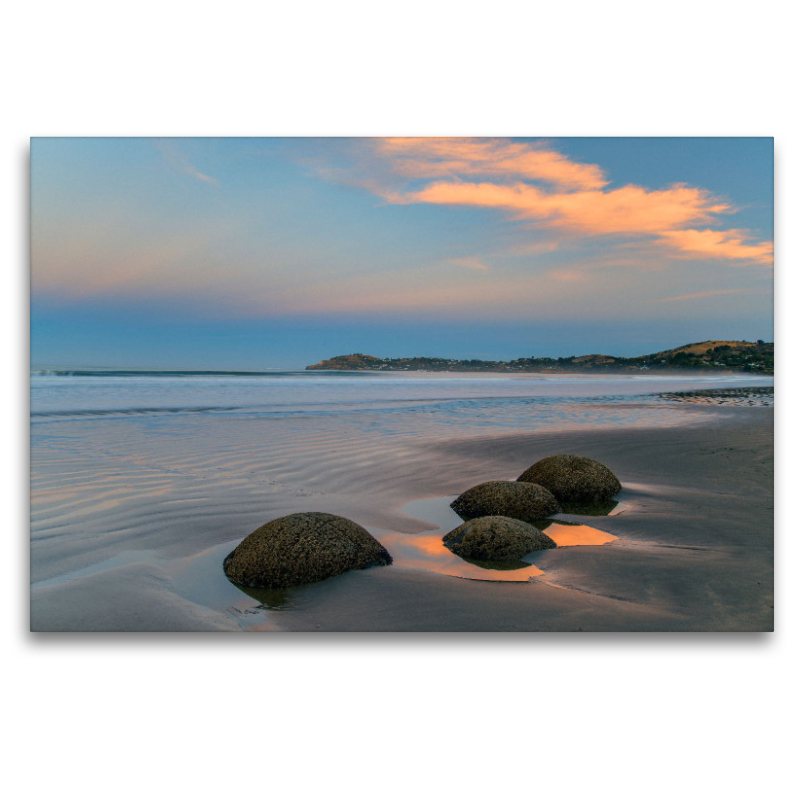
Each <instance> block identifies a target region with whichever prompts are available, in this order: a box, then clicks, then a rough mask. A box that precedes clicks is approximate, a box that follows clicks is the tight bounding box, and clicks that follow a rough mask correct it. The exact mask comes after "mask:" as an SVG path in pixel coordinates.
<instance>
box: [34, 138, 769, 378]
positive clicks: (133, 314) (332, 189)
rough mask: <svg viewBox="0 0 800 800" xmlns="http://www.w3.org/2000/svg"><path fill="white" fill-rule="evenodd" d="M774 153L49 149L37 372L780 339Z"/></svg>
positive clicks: (266, 145) (91, 143) (587, 147)
mask: <svg viewBox="0 0 800 800" xmlns="http://www.w3.org/2000/svg"><path fill="white" fill-rule="evenodd" d="M772 161H773V147H772V140H771V139H765V138H761V139H758V138H756V139H753V138H729V139H713V138H709V139H682V138H675V139H656V138H641V139H617V138H607V139H596V138H586V139H575V138H570V139H529V140H527V139H511V140H509V139H472V140H470V139H396V140H395V139H165V140H158V139H114V138H108V139H79V138H75V139H66V138H60V139H34V140H33V141H32V147H31V194H32V212H31V220H32V242H31V260H32V275H31V278H32V289H31V349H32V356H31V357H32V362H33V364H34V365H36V366H46V365H71V366H94V367H131V368H132V367H141V368H157V367H165V368H170V367H171V368H180V367H184V368H209V369H214V368H220V369H263V368H291V367H303V366H305V365H306V364H310V363H314V362H316V361H319V360H320V359H322V358H326V357H329V356H333V355H337V354H341V353H350V352H356V351H359V352H366V353H371V354H374V355H379V356H400V355H440V356H447V357H459V358H470V357H476V358H514V357H518V356H524V355H532V354H535V355H551V356H565V355H571V354H579V353H585V352H607V353H611V354H616V355H636V354H640V353H645V352H651V351H654V350H658V349H663V348H665V347H672V346H676V345H680V344H684V343H686V342H689V341H700V340H703V339H709V338H723V339H751V340H752V339H758V338H760V339H767V340H771V339H772V324H773V322H772V237H773V231H772V213H773V208H772V194H773V187H772Z"/></svg>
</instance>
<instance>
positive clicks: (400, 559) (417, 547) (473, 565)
mask: <svg viewBox="0 0 800 800" xmlns="http://www.w3.org/2000/svg"><path fill="white" fill-rule="evenodd" d="M377 536H378V539H379V540H380V543H381V544H382V545H383V546H384V547H385V548H386V549H387V550H388V551H389V552H390V553H391V554H392V557H393V558H394V563H395V565H397V566H398V567H410V568H412V569H424V570H428V571H429V572H438V573H439V574H441V575H452V576H453V577H456V578H470V579H472V580H477V581H527V580H528V578H531V577H535V576H538V575H543V574H544V572H543V571H542V570H540V569H539V568H538V567H537V566H535V565H533V564H530V563H528V562H527V561H513V562H508V561H500V562H494V561H492V562H490V561H472V562H470V561H466V560H464V559H463V558H460V557H459V556H457V555H455V554H454V553H451V552H450V551H449V550H448V549H447V548H446V547H445V546H444V542H443V541H442V534H441V532H440V533H436V534H408V533H383V534H381V533H379V534H377ZM484 564H485V565H487V566H483V565H484Z"/></svg>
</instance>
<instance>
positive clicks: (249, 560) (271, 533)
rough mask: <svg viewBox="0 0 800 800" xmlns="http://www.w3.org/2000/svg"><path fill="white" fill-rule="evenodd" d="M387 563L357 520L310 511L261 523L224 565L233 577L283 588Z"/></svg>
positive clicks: (246, 582)
mask: <svg viewBox="0 0 800 800" xmlns="http://www.w3.org/2000/svg"><path fill="white" fill-rule="evenodd" d="M391 563H392V557H391V556H390V555H389V553H388V552H387V551H386V549H385V548H384V546H383V545H382V544H381V543H380V542H379V541H378V540H377V539H375V538H374V537H373V536H372V535H371V534H370V533H368V532H367V531H366V530H364V528H362V527H361V526H360V525H357V524H356V523H355V522H353V521H352V520H349V519H345V518H344V517H337V516H335V515H334V514H323V513H321V512H316V511H314V512H304V513H300V514H290V515H289V516H288V517H281V518H280V519H274V520H272V521H271V522H268V523H266V525H262V526H261V527H260V528H258V530H255V531H253V533H251V534H250V535H249V536H248V537H247V538H245V539H244V540H243V541H242V542H241V544H239V546H238V547H237V548H236V549H235V550H234V551H233V552H232V553H230V554H229V555H228V557H227V558H226V559H225V561H224V563H223V569H224V570H225V574H226V575H227V576H228V578H229V579H230V580H232V581H233V582H234V583H239V584H241V585H243V586H255V587H262V588H267V589H283V588H286V587H288V586H299V585H300V584H303V583H316V582H317V581H322V580H325V578H330V577H332V576H334V575H339V574H341V573H342V572H347V570H350V569H364V568H365V567H371V566H376V565H381V564H391Z"/></svg>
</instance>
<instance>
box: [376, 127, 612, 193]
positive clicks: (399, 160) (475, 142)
mask: <svg viewBox="0 0 800 800" xmlns="http://www.w3.org/2000/svg"><path fill="white" fill-rule="evenodd" d="M376 150H377V152H378V154H379V155H381V156H384V157H386V158H390V159H392V162H393V163H392V168H393V170H394V171H395V172H397V173H398V174H400V175H404V176H406V177H410V178H436V177H442V176H456V175H470V176H478V175H484V176H497V177H501V178H511V177H515V178H523V179H526V180H538V181H544V182H546V183H551V184H554V185H556V186H560V187H562V188H565V189H599V188H601V187H603V186H605V185H606V184H607V183H608V181H607V180H606V178H605V174H604V173H603V170H602V169H601V168H600V167H599V166H597V165H596V164H581V163H578V162H575V161H571V160H570V159H569V158H567V156H565V155H563V154H562V153H559V152H558V151H557V150H553V149H549V148H547V147H544V146H541V145H535V144H530V143H522V142H511V141H508V140H504V139H456V138H443V139H442V138H388V139H377V140H376Z"/></svg>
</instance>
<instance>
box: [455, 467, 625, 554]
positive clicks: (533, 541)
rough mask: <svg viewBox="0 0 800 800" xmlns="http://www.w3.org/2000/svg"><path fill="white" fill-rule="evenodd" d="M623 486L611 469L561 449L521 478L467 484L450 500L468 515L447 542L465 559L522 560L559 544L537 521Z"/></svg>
mask: <svg viewBox="0 0 800 800" xmlns="http://www.w3.org/2000/svg"><path fill="white" fill-rule="evenodd" d="M621 488H622V485H621V484H620V482H619V481H618V480H617V477H616V476H615V475H614V473H613V472H611V470H610V469H609V468H608V467H606V466H604V465H603V464H601V463H600V462H599V461H594V460H593V459H591V458H586V457H585V456H576V455H570V454H561V455H555V456H549V457H547V458H543V459H541V460H540V461H537V462H536V463H535V464H533V465H532V466H531V467H529V468H528V469H526V470H525V472H523V473H522V475H520V476H519V478H517V480H516V481H488V482H486V483H480V484H478V485H477V486H473V487H472V488H471V489H467V491H466V492H464V493H463V494H461V495H459V496H458V497H457V498H456V499H455V500H454V501H453V502H452V503H451V504H450V506H451V508H452V509H453V510H454V511H455V512H456V513H457V514H458V515H459V516H460V517H461V518H462V519H464V520H467V521H466V522H465V523H464V525H460V526H459V527H458V528H456V529H455V530H452V531H450V533H448V534H446V535H445V536H444V537H443V539H442V541H443V542H444V544H445V546H446V547H448V548H449V549H450V550H451V551H452V552H453V553H455V554H456V555H459V556H461V557H462V558H469V559H480V560H484V561H493V560H497V561H501V560H503V561H507V560H512V559H519V558H521V557H522V556H524V555H525V554H526V553H530V552H533V551H535V550H543V549H546V548H550V547H555V546H556V543H555V542H554V541H553V540H552V539H551V538H550V537H549V536H547V534H545V533H542V531H541V530H539V527H537V525H538V526H541V527H544V520H545V518H546V517H549V516H550V515H552V514H558V513H560V512H561V511H563V510H567V511H569V510H572V509H573V508H577V507H580V506H586V505H589V504H593V505H595V506H602V504H604V503H608V502H609V501H610V500H611V498H612V497H613V496H614V495H615V494H617V492H619V491H620V489H621Z"/></svg>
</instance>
